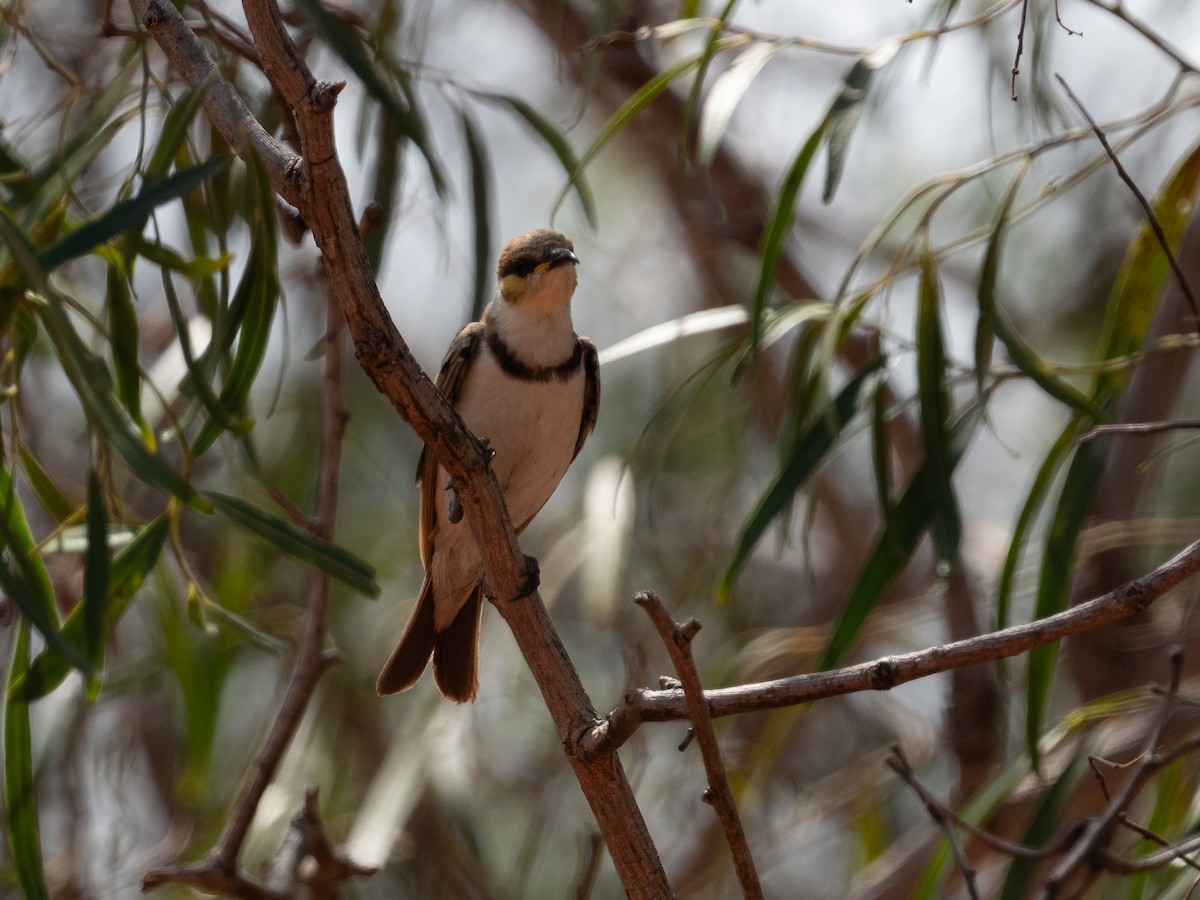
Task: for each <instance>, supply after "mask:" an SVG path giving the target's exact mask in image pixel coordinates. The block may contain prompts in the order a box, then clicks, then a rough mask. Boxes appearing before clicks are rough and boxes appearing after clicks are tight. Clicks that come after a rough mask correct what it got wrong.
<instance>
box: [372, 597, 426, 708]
mask: <svg viewBox="0 0 1200 900" xmlns="http://www.w3.org/2000/svg"><path fill="white" fill-rule="evenodd" d="M435 640H436V632H435V631H434V628H433V584H432V582H431V581H430V580H429V578H428V577H426V579H425V583H424V584H422V585H421V596H420V597H419V598H418V600H417V605H416V607H415V608H414V609H413V611H412V615H411V616H409V619H408V624H407V625H406V626H405V627H404V634H403V635H402V636H401V637H400V643H398V644H397V645H396V649H395V650H393V651H392V655H391V656H390V657H389V658H388V661H387V664H386V665H385V666H384V667H383V671H382V672H380V673H379V680H378V681H377V682H375V690H376V692H377V693H379V694H380V695H381V696H382V695H384V694H396V693H399V692H400V691H406V690H408V689H409V688H410V687H412V686H413V685H414V684H416V683H417V679H419V678H420V677H421V673H423V672H424V671H425V666H427V665H428V664H429V657H430V656H432V655H433V648H434V642H435Z"/></svg>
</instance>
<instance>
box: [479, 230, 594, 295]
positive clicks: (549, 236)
mask: <svg viewBox="0 0 1200 900" xmlns="http://www.w3.org/2000/svg"><path fill="white" fill-rule="evenodd" d="M577 265H579V257H577V256H576V255H575V246H574V245H573V244H572V243H571V242H570V241H569V240H567V238H565V237H564V236H563V235H561V234H559V233H558V232H557V231H553V230H551V229H549V228H539V229H537V230H536V231H527V232H526V233H525V234H522V235H518V236H517V237H515V238H513V239H512V240H511V241H509V242H508V245H507V246H505V248H504V252H502V253H501V254H500V261H499V263H498V264H497V266H496V278H497V280H498V281H499V285H500V297H501V298H502V299H503V300H504V301H505V302H507V303H510V304H512V305H514V306H526V307H536V308H539V309H542V308H544V309H545V311H547V312H551V311H553V310H554V309H558V308H561V307H563V306H566V305H567V304H568V303H570V302H571V295H572V294H574V293H575V284H576V278H575V267H576V266H577Z"/></svg>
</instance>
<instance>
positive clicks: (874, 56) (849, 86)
mask: <svg viewBox="0 0 1200 900" xmlns="http://www.w3.org/2000/svg"><path fill="white" fill-rule="evenodd" d="M901 46H902V45H901V42H900V41H897V40H888V41H884V42H883V43H880V44H878V45H877V46H875V47H873V48H872V49H871V50H870V51H868V52H867V53H864V54H863V55H862V56H861V57H859V59H858V60H857V61H856V62H855V63H854V65H853V66H851V67H850V71H849V72H847V73H846V77H845V78H843V79H842V86H841V89H840V90H839V91H838V95H837V97H836V98H834V101H833V106H832V107H830V109H829V115H828V117H827V122H828V134H829V143H828V144H827V150H828V153H829V162H828V165H827V166H826V169H825V190H824V192H823V193H822V195H821V199H822V200H823V201H824V202H826V203H828V202H830V201H831V200H832V199H833V195H834V194H836V193H837V188H838V185H839V184H840V183H841V180H842V172H843V171H845V168H846V152H847V151H848V150H849V149H850V136H851V135H852V134H854V129H855V127H856V126H857V125H858V120H859V119H860V118H862V110H863V103H864V101H865V100H866V99H867V90H868V89H869V88H870V86H871V81H872V79H873V77H874V75H875V73H876V72H877V71H879V69H881V68H882V67H883V66H885V65H887V63H888V62H890V61H891V59H892V57H893V56H895V55H896V52H897V51H898V50H899V49H900V47H901Z"/></svg>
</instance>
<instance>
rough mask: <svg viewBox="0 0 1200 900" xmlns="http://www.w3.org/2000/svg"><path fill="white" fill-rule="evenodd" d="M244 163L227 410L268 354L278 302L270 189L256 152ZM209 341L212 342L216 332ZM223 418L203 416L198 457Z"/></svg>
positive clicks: (223, 401)
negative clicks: (242, 256)
mask: <svg viewBox="0 0 1200 900" xmlns="http://www.w3.org/2000/svg"><path fill="white" fill-rule="evenodd" d="M247 168H248V170H249V172H250V175H251V178H250V184H251V187H252V189H253V196H252V197H251V198H250V203H251V210H250V214H249V216H248V219H249V220H250V227H251V229H252V234H251V239H250V256H249V258H248V259H247V260H246V270H245V272H243V273H242V280H241V282H240V283H239V284H238V289H237V292H236V294H235V295H234V300H233V305H234V307H235V308H236V310H237V311H236V312H235V314H234V316H233V317H232V319H233V320H235V321H237V322H238V323H239V325H240V328H239V333H238V345H237V351H236V352H235V353H234V357H233V363H232V365H230V367H229V371H228V372H227V373H226V376H225V382H224V384H223V385H222V386H221V393H220V395H219V398H220V408H221V409H222V410H228V411H230V412H234V411H237V412H240V411H241V410H242V409H243V408H244V407H245V405H246V401H247V399H249V397H250V389H251V388H252V387H253V386H254V381H255V379H256V378H257V377H258V371H259V369H260V368H261V367H262V363H263V359H264V358H265V357H266V354H267V345H268V343H269V342H270V338H271V327H272V325H273V324H274V321H275V310H276V309H277V307H278V305H279V273H278V271H277V269H276V264H277V262H278V259H277V254H276V243H277V241H276V232H275V228H276V218H275V205H274V204H275V199H274V198H275V194H274V192H273V191H272V190H271V185H270V179H269V177H268V176H267V172H266V168H265V167H264V166H263V163H262V161H261V160H260V159H258V157H256V156H253V155H251V156H250V157H248V159H247ZM212 344H213V345H215V344H217V339H216V338H215V337H214V339H213V341H212ZM193 387H195V385H193ZM228 420H229V419H228V416H221V417H219V418H210V419H209V420H208V421H206V422H205V423H204V426H203V427H202V428H201V429H200V433H199V434H198V435H197V436H196V440H195V441H194V442H193V443H192V453H193V454H194V455H195V456H200V455H202V454H203V453H204V452H205V451H206V450H208V449H209V448H210V447H211V446H212V445H213V442H214V441H216V439H217V437H218V436H220V434H221V432H222V430H223V429H224V427H225V425H224V423H225V422H227V421H228Z"/></svg>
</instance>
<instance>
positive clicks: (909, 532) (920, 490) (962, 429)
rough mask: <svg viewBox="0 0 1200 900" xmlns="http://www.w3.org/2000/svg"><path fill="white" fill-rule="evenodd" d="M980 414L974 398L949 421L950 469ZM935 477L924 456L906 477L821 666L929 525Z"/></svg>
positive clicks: (857, 626)
mask: <svg viewBox="0 0 1200 900" xmlns="http://www.w3.org/2000/svg"><path fill="white" fill-rule="evenodd" d="M981 415H982V408H981V407H980V405H979V404H977V403H976V404H973V405H972V406H970V407H968V408H967V409H966V410H965V411H964V412H963V413H961V414H960V415H959V417H958V419H957V420H956V421H955V422H954V424H953V425H952V426H951V428H950V431H949V436H948V441H947V447H946V450H947V454H946V459H947V464H948V466H949V470H950V472H953V470H954V467H955V466H956V465H957V464H958V461H959V460H960V459H961V458H962V455H963V453H964V452H965V451H966V449H967V445H968V444H969V443H970V441H971V438H972V437H973V436H974V434H975V429H976V427H977V426H978V424H979V420H980V417H981ZM933 477H934V476H933V474H932V472H931V471H930V465H929V460H926V461H925V462H924V463H922V465H921V467H920V468H919V469H918V470H917V472H916V474H915V475H914V476H913V478H912V480H911V481H910V482H909V483H908V487H907V488H905V490H904V494H903V495H902V496H901V497H900V500H899V501H898V502H897V503H896V506H895V510H894V512H893V513H892V515H890V516H888V517H887V519H886V522H887V525H886V526H885V527H884V528H883V530H882V532H881V533H880V535H879V537H878V538H877V539H876V541H875V546H874V548H873V549H872V551H871V555H870V557H868V559H867V562H866V565H864V566H863V568H862V571H860V572H859V575H858V579H857V581H856V582H855V584H854V588H853V589H852V590H851V592H850V597H849V599H848V600H847V601H846V608H845V609H844V610H843V611H842V616H841V618H840V619H839V620H838V623H837V626H836V627H835V629H834V632H833V636H832V637H831V638H830V640H829V646H828V647H827V648H826V650H825V654H824V656H823V657H822V658H821V661H820V663H819V664H818V669H831V668H833V667H834V666H836V665H837V664H838V661H839V660H840V659H841V658H842V656H843V655H844V654H845V653H846V651H847V650H849V649H850V646H851V645H852V644H853V643H854V640H855V638H857V637H858V634H859V632H860V631H861V630H862V627H863V625H864V624H865V623H866V621H867V617H868V616H869V615H870V613H871V610H873V609H874V608H875V604H876V603H877V602H879V600H880V598H881V597H882V596H883V594H884V592H885V591H886V590H887V589H888V588H889V587H890V586H891V585H892V583H893V582H894V581H895V580H896V578H897V577H898V576H899V575H900V572H901V570H902V569H903V568H904V566H905V565H906V564H907V563H908V560H909V559H910V558H911V557H912V554H913V552H914V551H915V550H916V548H917V542H918V541H919V540H920V537H921V534H922V533H923V532H924V531H925V529H926V528H928V527H929V524H930V521H931V519H932V517H933V514H934V510H933V507H932V506H931V505H930V503H929V497H930V495H931V494H932V493H933V491H934V486H933V483H932V482H933Z"/></svg>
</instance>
